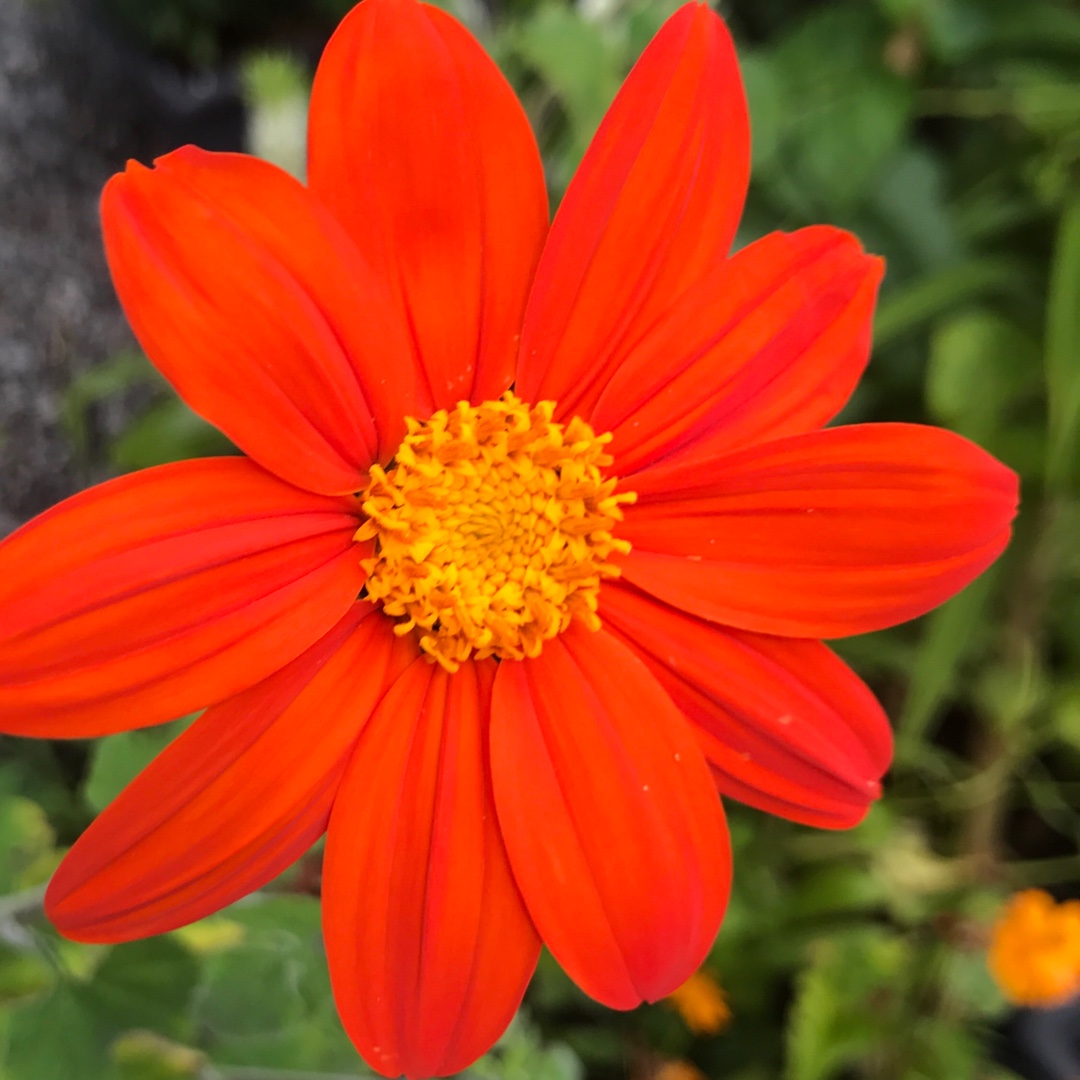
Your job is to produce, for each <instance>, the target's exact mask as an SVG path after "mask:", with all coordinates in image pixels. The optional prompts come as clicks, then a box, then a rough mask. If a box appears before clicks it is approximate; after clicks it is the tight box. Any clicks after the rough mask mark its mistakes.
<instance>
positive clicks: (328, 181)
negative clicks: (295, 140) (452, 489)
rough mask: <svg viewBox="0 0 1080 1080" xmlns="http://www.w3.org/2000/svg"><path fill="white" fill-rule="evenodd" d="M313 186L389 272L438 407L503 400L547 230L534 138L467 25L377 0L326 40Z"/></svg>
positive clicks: (312, 121) (312, 129)
mask: <svg viewBox="0 0 1080 1080" xmlns="http://www.w3.org/2000/svg"><path fill="white" fill-rule="evenodd" d="M308 130H309V137H308V156H309V165H308V171H309V177H310V180H309V182H310V185H311V189H312V191H314V192H315V194H316V195H318V196H319V198H320V199H322V201H323V202H324V203H325V204H326V205H327V206H328V207H330V209H331V210H332V211H333V212H334V214H335V215H336V216H337V217H338V219H339V220H340V221H341V222H342V223H343V224H344V225H345V227H346V228H347V229H348V230H349V232H350V233H351V235H352V237H353V239H354V240H355V241H356V243H357V244H358V245H359V247H360V250H361V251H363V253H364V255H365V256H366V257H367V259H368V260H369V261H370V262H371V264H372V266H374V267H375V268H376V270H377V271H378V272H379V273H380V274H381V275H383V277H384V279H385V280H386V281H387V282H391V283H394V286H395V287H396V288H397V290H398V292H397V294H396V296H395V299H396V301H397V303H398V305H399V307H400V309H401V310H402V311H403V312H404V313H405V317H406V318H407V320H408V324H409V326H410V327H411V328H412V331H413V336H414V343H415V346H416V351H417V354H418V355H419V357H420V362H421V365H422V367H423V370H424V371H425V372H426V375H427V383H428V390H429V393H430V400H429V401H428V402H427V405H428V406H429V407H430V408H433V409H438V408H444V407H447V406H450V405H453V404H455V403H456V402H457V401H459V400H462V399H465V398H467V399H469V400H471V401H474V402H478V401H482V400H485V399H489V398H495V397H498V396H499V395H500V394H501V393H502V392H503V391H504V390H506V389H507V388H508V387H509V385H510V383H511V381H512V379H513V375H514V356H515V354H516V349H517V335H518V333H519V331H520V329H521V317H522V312H523V311H524V308H525V298H526V295H527V293H528V289H529V283H530V282H531V280H532V275H533V271H534V269H535V268H536V263H537V260H538V258H539V256H540V248H541V245H542V244H543V239H544V235H545V233H546V232H547V227H548V208H547V193H546V190H545V187H544V174H543V168H542V166H541V163H540V154H539V151H538V150H537V147H536V141H535V140H534V138H533V136H532V132H531V131H530V130H529V124H528V121H527V119H526V118H525V114H524V112H523V111H522V108H521V105H520V104H519V103H518V100H517V98H516V97H515V95H514V92H513V91H512V90H511V88H510V86H509V84H508V83H507V82H506V80H505V79H504V78H503V76H502V75H501V74H500V73H499V70H498V68H496V66H495V65H494V63H493V62H492V61H491V59H490V58H489V57H488V56H486V55H485V53H484V51H483V50H482V49H481V48H480V46H479V45H478V44H477V43H476V41H475V40H474V39H473V38H472V36H471V35H470V34H469V33H468V31H467V30H465V29H464V27H462V26H461V25H460V24H459V23H457V22H455V21H454V20H453V19H452V18H450V16H448V15H446V14H445V13H443V12H441V11H439V10H438V9H437V8H433V7H429V6H427V5H422V4H418V3H415V2H414V0H365V2H364V3H362V4H359V5H357V7H355V8H354V9H353V10H352V12H350V14H348V15H347V16H346V17H345V19H344V21H343V22H342V23H341V25H340V26H339V27H338V29H337V32H336V33H335V34H334V36H333V38H332V39H331V40H330V44H329V45H328V46H327V47H326V51H325V53H324V54H323V58H322V61H321V62H320V64H319V69H318V72H317V73H316V76H315V85H314V88H313V90H312V96H311V113H310V117H309V128H308Z"/></svg>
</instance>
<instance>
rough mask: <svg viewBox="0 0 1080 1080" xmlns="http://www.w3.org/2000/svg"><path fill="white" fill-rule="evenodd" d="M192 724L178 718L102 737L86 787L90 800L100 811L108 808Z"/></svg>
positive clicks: (87, 799) (87, 796)
mask: <svg viewBox="0 0 1080 1080" xmlns="http://www.w3.org/2000/svg"><path fill="white" fill-rule="evenodd" d="M189 723H190V720H175V721H173V722H172V723H169V724H160V725H159V726H157V727H152V728H143V729H142V730H141V731H124V732H121V733H120V734H118V735H109V736H107V737H105V738H104V739H99V740H98V741H97V742H96V743H95V744H94V749H93V757H92V758H91V762H90V775H89V776H88V777H87V780H86V787H85V789H84V794H85V795H86V801H87V802H88V803H89V804H90V805H91V806H92V807H93V808H94V809H95V810H97V811H98V812H100V811H102V810H104V809H105V807H106V806H108V805H109V803H111V802H112V801H113V799H115V798H116V796H117V795H119V794H120V792H121V791H122V790H123V789H124V788H125V787H127V785H128V784H129V783H131V781H132V780H134V779H135V777H136V776H137V775H138V774H139V773H140V772H142V770H143V769H145V768H146V766H147V765H149V764H150V762H151V761H153V760H154V758H156V757H157V756H158V754H160V753H161V751H162V750H164V749H165V747H166V746H168V744H169V743H170V742H172V740H173V739H175V738H176V736H177V735H179V734H180V732H181V731H183V730H184V728H185V727H187V725H188V724H189Z"/></svg>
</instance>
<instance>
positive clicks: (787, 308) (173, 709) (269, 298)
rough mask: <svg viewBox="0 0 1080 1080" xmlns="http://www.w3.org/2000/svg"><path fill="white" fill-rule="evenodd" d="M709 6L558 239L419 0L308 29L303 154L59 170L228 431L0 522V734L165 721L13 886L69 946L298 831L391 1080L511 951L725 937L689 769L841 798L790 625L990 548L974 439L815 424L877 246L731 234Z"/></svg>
mask: <svg viewBox="0 0 1080 1080" xmlns="http://www.w3.org/2000/svg"><path fill="white" fill-rule="evenodd" d="M749 153H750V151H749V129H748V122H747V114H746V104H745V99H744V95H743V90H742V86H741V82H740V78H739V73H738V68H737V66H736V60H735V54H734V50H733V47H732V42H731V38H730V37H729V34H728V32H727V30H726V29H725V26H724V24H723V23H722V21H721V20H720V19H719V18H718V17H717V16H716V15H714V14H712V13H711V12H710V11H709V10H708V8H707V7H705V6H704V5H701V4H697V3H691V4H688V5H687V6H685V7H683V8H682V9H681V10H679V11H678V12H677V13H676V14H675V15H674V16H672V18H671V19H670V20H669V21H668V22H667V23H666V24H665V26H664V27H663V28H662V30H661V31H660V32H659V34H658V35H657V37H656V38H655V39H654V40H653V42H652V43H651V44H650V45H649V47H648V49H647V50H646V52H645V54H644V55H643V56H642V58H641V60H640V61H639V63H638V64H637V66H636V67H635V68H634V69H633V71H632V72H631V74H630V76H629V78H628V79H627V81H626V83H625V85H624V86H623V88H622V90H621V91H620V93H619V95H618V97H617V99H616V101H615V103H614V104H613V106H612V107H611V110H610V111H609V113H608V114H607V117H606V118H605V120H604V121H603V123H602V125H601V127H600V129H599V130H598V132H597V134H596V137H595V139H594V140H593V143H592V145H591V147H590V148H589V150H588V152H587V154H586V155H585V158H584V160H583V162H582V164H581V168H580V170H579V171H578V173H577V176H576V177H575V179H574V181H573V183H572V184H571V185H570V188H569V190H568V191H567V193H566V197H565V199H564V201H563V203H562V206H561V207H560V209H559V212H558V215H557V217H556V219H555V221H554V223H553V224H550V225H549V215H548V206H547V201H546V196H545V185H544V176H543V172H542V169H541V163H540V158H539V154H538V152H537V147H536V144H535V141H534V139H533V136H532V134H531V133H530V130H529V126H528V123H527V121H526V117H525V115H524V113H523V111H522V109H521V108H520V106H519V104H518V102H517V101H516V99H515V97H514V95H513V93H512V91H511V89H510V87H509V86H508V85H507V83H506V82H505V81H504V79H503V78H502V76H501V75H500V74H499V72H498V70H497V69H496V68H495V66H494V64H493V63H492V62H491V61H490V60H489V59H488V58H487V57H486V56H485V54H484V53H483V51H482V50H481V49H480V47H479V46H478V45H477V43H476V42H475V41H474V40H473V39H472V38H471V37H470V36H469V34H468V33H467V32H466V30H465V29H463V28H462V26H460V25H459V24H458V23H457V22H455V21H454V20H453V19H452V18H450V17H449V16H448V15H446V14H444V13H443V12H442V11H439V10H437V9H435V8H432V7H426V6H424V5H422V4H420V3H417V2H415V0H365V2H364V3H362V4H360V5H359V6H358V7H356V8H355V9H354V10H353V11H352V12H351V13H350V14H349V15H348V16H347V17H346V18H345V20H344V22H343V23H342V25H341V26H340V28H339V29H338V31H337V32H336V34H335V35H334V37H333V39H332V40H331V42H330V44H329V45H328V47H327V49H326V52H325V55H324V56H323V58H322V62H321V64H320V67H319V69H318V73H317V75H316V78H315V84H314V89H313V94H312V101H311V117H310V131H309V180H308V184H307V186H306V187H305V186H303V185H302V184H300V183H299V182H297V181H296V180H294V179H292V178H291V177H289V176H288V175H286V174H285V173H283V172H281V171H280V170H278V169H276V168H274V167H273V166H271V165H269V164H267V163H265V162H262V161H258V160H255V159H252V158H250V157H245V156H241V155H233V154H211V153H204V152H201V151H199V150H196V149H192V148H185V149H182V150H179V151H177V152H175V153H173V154H169V155H167V156H166V157H163V158H161V159H160V160H158V161H157V162H156V163H155V164H154V167H153V168H145V167H143V166H141V165H138V164H134V163H132V164H129V165H128V167H127V169H126V171H125V172H124V173H123V174H121V175H118V176H116V177H114V178H113V179H112V180H111V181H110V182H109V184H108V185H107V187H106V189H105V192H104V195H103V198H102V219H103V223H104V234H105V245H106V250H107V255H108V261H109V266H110V269H111V272H112V276H113V280H114V282H115V285H116V289H117V292H118V293H119V296H120V299H121V301H122V303H123V306H124V308H125V311H126V313H127V316H128V318H129V320H130V322H131V325H132V327H133V328H134V331H135V334H136V336H137V337H138V339H139V341H140V343H141V344H142V346H143V348H144V349H145V351H146V353H147V355H148V356H149V357H150V358H151V360H152V361H153V362H154V363H155V364H156V365H157V367H158V369H159V370H160V371H161V372H162V373H163V374H164V376H165V377H166V378H167V379H168V380H169V381H170V382H171V383H172V385H173V386H174V387H175V388H176V390H177V392H178V393H179V394H180V396H181V397H182V398H183V399H184V400H185V401H186V402H187V403H188V404H189V405H190V406H191V407H192V408H193V409H195V410H196V411H197V412H198V413H200V414H201V415H202V416H204V417H205V418H206V419H207V420H209V421H210V422H212V423H213V424H215V425H217V426H218V427H219V428H220V429H221V430H222V431H223V432H224V433H225V434H226V435H228V436H229V437H230V438H231V439H232V441H233V442H234V443H235V444H236V445H237V446H238V447H239V448H240V449H241V450H242V451H243V452H244V455H245V456H243V457H227V458H219V459H210V460H198V461H185V462H180V463H176V464H171V465H164V466H161V467H159V468H153V469H148V470H146V471H144V472H139V473H135V474H132V475H129V476H123V477H121V478H119V479H117V480H113V481H111V482H109V483H106V484H103V485H101V486H100V487H96V488H94V489H92V490H89V491H86V492H83V493H82V494H80V495H76V496H75V497H73V498H71V499H69V500H67V501H66V502H64V503H62V504H61V505H59V506H57V507H56V508H55V509H53V510H50V511H48V512H47V513H45V514H43V515H41V516H40V517H38V518H37V519H35V520H34V521H32V522H30V523H29V524H28V525H26V526H25V527H24V528H22V529H21V530H19V531H18V532H16V533H15V534H14V535H13V536H11V537H10V538H9V539H8V540H7V541H6V543H5V544H4V545H3V546H2V547H0V603H2V607H0V611H2V613H3V615H2V627H0V645H2V647H0V720H2V728H3V730H4V731H7V732H9V733H15V734H25V735H35V736H40V737H49V738H82V737H86V736H93V735H103V734H107V733H109V732H116V731H121V730H126V729H129V728H136V727H141V726H143V725H148V724H156V723H159V722H161V721H164V720H168V719H170V718H172V717H176V716H180V715H183V714H186V713H189V712H191V711H194V710H198V709H204V708H205V712H203V713H202V714H201V716H200V717H199V718H198V719H197V720H196V721H195V722H194V723H193V724H192V725H191V726H190V727H189V728H187V729H186V730H185V732H184V733H183V734H182V735H180V737H179V738H178V739H177V740H176V741H175V742H174V743H173V744H172V745H171V746H170V747H169V748H168V749H166V750H165V752H164V753H163V754H161V756H160V757H158V758H157V760H155V761H154V762H153V763H152V764H151V765H150V766H149V768H148V769H146V771H145V772H144V773H143V774H142V775H141V776H140V777H139V778H138V779H136V780H135V781H134V782H133V783H132V784H131V786H130V787H128V788H127V789H126V790H125V791H124V792H123V793H122V794H121V795H120V796H119V798H117V800H116V801H115V802H114V803H113V804H112V805H111V806H110V807H109V808H108V809H106V810H105V812H104V813H103V814H102V815H101V816H100V817H99V818H98V820H97V821H96V822H95V823H94V824H93V825H92V826H91V827H90V829H89V830H88V831H87V832H86V834H85V835H84V836H83V837H82V838H81V839H80V840H79V841H78V842H77V843H76V844H75V846H74V847H73V848H72V849H71V852H70V853H69V854H68V856H67V857H66V859H65V860H64V862H63V864H62V865H61V867H60V868H59V870H58V871H57V873H56V875H55V877H54V878H53V880H52V883H51V885H50V887H49V891H48V895H47V900H46V904H47V910H48V913H49V915H50V917H51V918H52V920H53V922H54V923H55V924H56V926H57V927H58V928H59V929H60V931H61V932H63V933H64V934H66V935H69V936H70V937H73V938H76V939H79V940H83V941H91V942H112V941H121V940H126V939H130V938H138V937H142V936H145V935H148V934H156V933H160V932H162V931H166V930H170V929H171V928H173V927H177V926H179V925H181V924H183V923H187V922H189V921H191V920H193V919H198V918H200V917H201V916H204V915H206V914H207V913H209V912H211V911H214V910H215V909H217V908H220V907H221V906H222V905H225V904H228V903H230V902H231V901H234V900H236V899H237V898H238V897H241V896H243V895H244V894H245V893H248V892H250V891H251V890H253V889H257V888H259V887H260V886H261V885H263V884H265V883H266V882H268V881H270V879H272V878H273V877H274V876H275V875H277V874H279V873H281V871H283V870H284V869H285V868H286V867H288V866H289V864H290V863H292V862H293V861H294V860H295V859H296V858H297V856H298V855H299V854H300V853H301V852H303V851H304V850H305V849H306V848H308V847H309V845H311V844H312V842H313V841H315V840H316V839H317V838H318V837H319V836H320V835H321V834H322V833H323V832H326V834H327V836H326V851H325V866H324V875H323V894H324V895H323V905H324V929H325V941H326V949H327V954H328V958H329V965H330V973H331V977H332V981H333V986H334V993H335V997H336V1001H337V1004H338V1007H339V1010H340V1013H341V1017H342V1020H343V1022H344V1025H345V1028H346V1030H347V1031H348V1033H349V1035H350V1036H351V1038H352V1039H353V1041H354V1042H355V1043H356V1045H357V1047H358V1048H359V1050H360V1052H361V1053H362V1054H363V1056H364V1057H365V1058H366V1059H367V1061H368V1062H370V1064H371V1065H372V1066H373V1067H374V1068H376V1069H377V1070H379V1071H380V1072H381V1073H384V1074H387V1075H396V1074H398V1073H402V1072H404V1073H406V1074H408V1075H409V1076H413V1077H416V1076H428V1075H432V1074H444V1073H451V1072H454V1071H456V1070H459V1069H461V1068H463V1067H465V1066H466V1065H468V1064H469V1063H470V1062H471V1061H472V1060H473V1059H474V1058H475V1057H477V1055H479V1054H480V1053H482V1052H483V1051H484V1050H486V1049H487V1048H488V1047H489V1046H490V1045H491V1044H492V1042H493V1041H494V1040H495V1039H496V1038H497V1036H498V1035H499V1034H500V1032H501V1031H502V1030H503V1029H504V1027H505V1026H506V1024H507V1022H508V1021H509V1019H510V1018H511V1016H512V1015H513V1013H514V1010H515V1009H516V1008H517V1006H518V1004H519V1002H520V1001H521V997H522V994H523V992H524V990H525V986H526V984H527V982H528V980H529V976H530V973H531V972H532V970H533V966H534V964H535V962H536V958H537V953H538V950H539V948H540V945H541V942H543V943H544V944H545V945H546V946H547V947H548V948H549V949H550V950H551V952H552V953H553V954H554V956H555V957H556V958H557V959H558V961H559V962H560V963H561V964H562V966H563V967H564V968H565V970H566V971H567V972H568V973H569V975H570V976H571V977H572V978H573V979H574V980H575V981H576V982H577V983H578V985H579V986H581V988H582V989H583V990H584V991H585V992H586V993H588V994H591V995H592V996H593V997H594V998H596V999H598V1000H599V1001H601V1002H604V1003H606V1004H608V1005H610V1006H612V1007H614V1008H621V1009H625V1008H630V1007H632V1006H634V1005H636V1004H637V1003H638V1002H640V1001H642V1000H643V999H644V1000H649V1001H653V1000H656V999H658V998H662V997H663V996H664V995H666V994H668V993H670V992H671V991H673V990H675V989H676V988H677V987H678V986H680V985H681V984H682V983H683V982H684V981H685V980H686V979H687V977H688V976H690V975H691V973H692V972H693V971H694V970H695V969H696V968H697V967H698V966H699V964H700V963H701V961H702V958H703V957H704V956H705V954H706V952H707V950H708V949H709V946H710V944H711V943H712V940H713V937H714V935H715V933H716V931H717V927H718V926H719V924H720V919H721V915H722V914H723V910H724V905H725V901H726V897H727V893H728V886H729V881H730V874H731V869H730V854H729V846H728V840H727V836H726V831H725V825H724V818H723V813H722V810H721V804H720V799H719V797H718V792H719V793H720V794H723V795H730V796H732V797H734V798H737V799H741V800H743V801H745V802H748V803H750V804H751V805H753V806H756V807H760V808H762V809H764V810H768V811H772V812H774V813H778V814H781V815H783V816H785V817H788V818H792V819H794V820H796V821H800V822H805V823H809V824H813V825H820V826H826V827H839V826H846V825H851V824H853V823H854V822H856V821H858V820H859V819H860V818H861V817H862V815H863V814H864V813H865V811H866V808H867V806H868V804H869V803H870V801H871V800H873V799H874V797H875V796H876V795H877V793H878V790H879V786H878V780H879V777H880V776H881V774H882V772H883V771H884V769H885V768H886V765H887V763H888V760H889V756H890V735H889V728H888V725H887V723H886V720H885V717H884V716H883V714H882V711H881V709H880V708H879V706H878V705H877V704H876V703H875V701H874V699H873V697H872V696H871V694H870V692H869V691H868V690H867V688H866V687H865V686H864V685H863V684H862V683H861V682H860V681H859V680H858V679H857V678H856V677H855V676H854V675H853V674H852V672H851V671H849V669H848V668H847V667H846V666H845V665H844V664H843V663H842V662H841V661H840V660H839V659H838V658H837V657H836V656H835V655H834V654H833V653H832V652H830V651H829V649H828V648H827V647H826V646H825V645H823V644H821V642H820V641H819V640H818V639H821V638H832V637H841V636H843V635H845V634H856V633H861V632H863V631H866V630H873V629H875V628H877V627H883V626H889V625H891V624H893V623H897V622H900V621H902V620H905V619H910V618H912V617H913V616H916V615H919V614H920V613H922V612H925V611H927V610H928V609H929V608H932V607H933V606H935V605H936V604H939V603H940V602H941V601H943V600H944V599H945V598H946V597H947V596H950V595H951V594H953V593H955V592H956V591H957V590H958V589H960V588H962V587H963V586H964V585H966V584H967V583H968V582H969V581H971V580H972V578H974V577H975V576H976V575H977V574H979V573H980V572H981V571H982V570H984V569H985V568H986V567H987V566H988V565H989V564H990V563H991V562H992V561H993V560H994V559H995V558H996V557H997V556H998V554H999V553H1000V552H1001V550H1002V548H1003V547H1004V546H1005V544H1006V542H1007V539H1008V536H1009V527H1010V521H1011V519H1012V517H1013V514H1014V510H1015V504H1016V497H1017V492H1016V481H1015V478H1014V476H1013V475H1012V473H1010V472H1009V471H1008V470H1007V469H1005V468H1004V467H1003V466H1001V465H1000V464H998V463H997V462H996V461H994V460H993V459H992V458H991V457H989V456H988V455H987V454H985V453H984V452H983V451H981V450H979V449H978V448H977V447H975V446H973V445H972V444H971V443H969V442H966V441H965V440H963V439H961V438H959V437H957V436H955V435H952V434H949V433H947V432H944V431H939V430H936V429H933V428H928V427H919V426H912V425H907V424H867V425H859V426H851V427H838V428H832V429H824V428H823V425H824V424H825V423H826V422H827V421H829V420H830V419H831V418H832V417H833V416H834V415H835V413H836V412H837V411H838V410H839V409H840V408H841V407H842V406H843V404H844V402H845V401H846V400H847V398H848V396H849V395H850V393H851V391H852V388H853V387H854V386H855V383H856V381H857V380H858V378H859V376H860V373H861V372H862V370H863V367H864V365H865V363H866V360H867V354H868V350H869V343H870V328H871V316H872V309H873V305H874V298H875V292H876V289H877V286H878V282H879V279H880V277H881V274H882V264H881V262H880V260H878V259H876V258H872V257H870V256H868V255H866V254H864V253H863V251H862V250H861V248H860V246H859V244H858V242H857V241H856V240H855V239H854V238H853V237H851V236H850V235H848V234H846V233H844V232H841V231H839V230H837V229H834V228H827V227H819V228H807V229H802V230H800V231H797V232H792V233H773V234H771V235H769V236H766V237H764V238H763V239H761V240H759V241H757V242H755V243H753V244H751V245H749V246H748V247H745V248H743V249H742V250H740V251H739V252H738V253H737V254H734V255H731V254H730V250H731V247H732V240H733V237H734V235H735V229H736V225H737V222H738V219H739V215H740V211H741V208H742V203H743V198H744V195H745V191H746V185H747V175H748V170H749Z"/></svg>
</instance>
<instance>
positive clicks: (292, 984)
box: [195, 893, 357, 1071]
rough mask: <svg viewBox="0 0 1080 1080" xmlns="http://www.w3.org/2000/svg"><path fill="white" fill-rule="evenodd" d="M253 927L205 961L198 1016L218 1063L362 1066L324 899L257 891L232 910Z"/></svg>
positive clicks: (329, 1067) (234, 918) (309, 1067)
mask: <svg viewBox="0 0 1080 1080" xmlns="http://www.w3.org/2000/svg"><path fill="white" fill-rule="evenodd" d="M227 916H228V918H229V919H230V920H231V921H234V922H236V923H238V924H241V925H242V926H244V927H245V928H246V933H245V934H244V936H243V938H242V939H241V940H240V942H239V944H237V945H236V946H235V947H232V948H228V949H224V950H222V951H220V952H215V953H214V954H213V955H211V956H209V957H207V958H206V976H205V978H204V980H203V983H202V985H201V986H200V988H199V991H198V993H197V994H196V997H195V1020H196V1023H197V1025H198V1027H199V1029H200V1030H201V1031H204V1032H206V1033H207V1034H208V1036H209V1038H210V1044H211V1047H212V1055H213V1057H214V1060H215V1061H217V1062H220V1063H223V1064H243V1065H255V1064H258V1065H265V1066H268V1067H274V1068H291V1069H304V1070H309V1071H310V1070H318V1069H327V1070H341V1071H345V1070H346V1069H352V1068H355V1067H356V1065H357V1058H356V1051H355V1049H354V1048H353V1046H352V1044H351V1043H350V1042H349V1040H348V1038H347V1036H346V1035H345V1033H344V1031H343V1030H342V1028H341V1024H340V1021H339V1020H338V1018H337V1013H336V1011H335V1009H334V1002H333V996H332V992H331V989H330V979H329V975H328V973H327V968H326V957H325V954H324V951H323V946H322V937H321V931H320V924H321V920H320V912H319V904H318V901H317V900H315V899H313V898H311V897H307V896H292V895H268V894H266V893H260V894H256V895H255V896H253V897H251V898H250V899H248V900H246V901H241V902H240V903H239V904H234V905H233V906H232V907H231V908H229V909H228V911H227Z"/></svg>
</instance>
